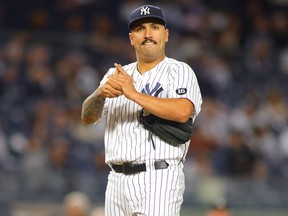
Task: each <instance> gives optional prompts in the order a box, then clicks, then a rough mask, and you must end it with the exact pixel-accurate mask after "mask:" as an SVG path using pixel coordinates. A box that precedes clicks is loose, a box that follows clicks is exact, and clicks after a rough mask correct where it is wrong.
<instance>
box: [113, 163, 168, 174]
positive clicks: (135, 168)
mask: <svg viewBox="0 0 288 216" xmlns="http://www.w3.org/2000/svg"><path fill="white" fill-rule="evenodd" d="M168 166H169V164H168V163H167V162H166V161H165V160H162V161H155V162H154V168H155V169H156V170H158V169H167V168H168ZM111 167H112V169H113V170H114V171H115V172H117V173H123V174H125V175H131V174H136V173H139V172H145V171H146V164H145V163H141V164H134V163H123V164H111Z"/></svg>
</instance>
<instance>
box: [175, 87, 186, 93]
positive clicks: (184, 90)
mask: <svg viewBox="0 0 288 216" xmlns="http://www.w3.org/2000/svg"><path fill="white" fill-rule="evenodd" d="M186 93H187V89H186V88H178V89H176V94H178V95H184V94H186Z"/></svg>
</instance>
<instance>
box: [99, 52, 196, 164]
mask: <svg viewBox="0 0 288 216" xmlns="http://www.w3.org/2000/svg"><path fill="white" fill-rule="evenodd" d="M123 69H124V70H125V71H126V72H127V73H128V74H129V75H130V76H132V78H133V80H134V86H135V88H136V90H137V91H139V92H142V93H144V94H148V95H151V96H155V97H161V98H187V99H189V100H190V101H191V102H192V103H193V104H194V106H195V111H194V113H193V116H192V120H193V121H194V120H195V117H196V116H197V115H198V113H199V112H200V110H201V104H202V97H201V92H200V89H199V85H198V81H197V78H196V76H195V74H194V71H193V70H192V68H191V67H190V66H189V65H188V64H186V63H184V62H180V61H177V60H175V59H172V58H168V57H165V58H164V59H163V60H162V61H161V62H160V63H159V64H158V65H156V66H155V67H154V68H152V69H151V70H150V71H147V72H145V73H144V74H141V73H139V72H138V70H137V62H134V63H131V64H128V65H125V66H123ZM114 71H115V68H110V69H109V70H108V72H107V73H106V75H105V76H104V77H103V79H102V81H101V84H103V83H104V82H105V81H106V80H107V76H108V75H110V74H113V73H114ZM141 109H142V107H141V106H139V105H138V104H137V103H135V102H134V101H131V100H129V99H127V98H126V97H125V96H124V95H122V96H119V97H117V98H106V100H105V104H104V108H103V111H102V118H106V128H105V135H104V140H105V155H106V158H105V161H106V163H108V164H109V163H123V162H144V161H150V160H160V159H166V160H170V159H176V160H179V161H180V160H181V159H184V158H185V156H186V153H187V150H188V146H189V141H188V142H187V143H186V144H185V145H184V144H183V145H182V144H181V145H178V146H173V145H171V144H168V143H166V142H165V141H163V140H161V139H160V138H159V137H157V136H156V135H153V134H152V136H149V131H148V130H146V129H144V127H143V126H142V125H141V124H139V122H138V120H137V117H138V115H139V113H140V111H141ZM152 140H153V142H154V144H153V143H152Z"/></svg>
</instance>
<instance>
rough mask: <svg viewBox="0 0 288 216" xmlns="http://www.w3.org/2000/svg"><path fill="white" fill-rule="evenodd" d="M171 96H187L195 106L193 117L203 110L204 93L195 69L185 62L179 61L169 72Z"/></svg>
mask: <svg viewBox="0 0 288 216" xmlns="http://www.w3.org/2000/svg"><path fill="white" fill-rule="evenodd" d="M169 86H170V88H169V89H170V90H169V94H170V95H169V97H171V98H187V99H188V100H190V101H191V102H192V103H193V104H194V106H195V111H194V113H193V116H192V117H193V119H195V117H196V116H197V115H198V113H199V112H200V111H201V104H202V95H201V91H200V87H199V84H198V80H197V77H196V75H195V73H194V71H193V69H192V68H191V67H190V66H189V65H188V64H186V63H184V62H177V63H175V64H173V66H172V67H171V71H170V73H169Z"/></svg>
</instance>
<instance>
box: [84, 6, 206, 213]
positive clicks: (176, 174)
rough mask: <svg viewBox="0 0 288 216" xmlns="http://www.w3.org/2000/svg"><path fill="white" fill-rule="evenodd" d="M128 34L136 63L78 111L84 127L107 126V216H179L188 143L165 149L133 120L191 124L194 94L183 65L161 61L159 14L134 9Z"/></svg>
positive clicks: (197, 105)
mask: <svg viewBox="0 0 288 216" xmlns="http://www.w3.org/2000/svg"><path fill="white" fill-rule="evenodd" d="M128 27H129V30H130V33H129V39H130V42H131V45H132V46H133V47H134V48H135V53H136V59H137V61H136V62H133V63H131V64H128V65H125V66H121V65H120V64H118V63H115V65H114V67H113V68H110V69H109V70H108V71H107V73H106V75H105V76H104V77H103V79H102V81H101V83H100V85H99V87H98V88H97V89H96V90H95V92H93V93H92V94H91V95H90V96H89V97H88V98H87V99H86V100H85V101H84V102H83V105H82V114H81V118H82V122H83V123H84V124H92V123H97V122H98V121H100V120H101V119H103V118H105V119H106V128H105V135H104V138H105V162H106V163H107V164H108V165H109V166H110V167H111V172H110V173H109V176H108V184H107V188H106V194H105V215H106V216H136V215H146V216H177V215H180V209H181V204H182V202H183V193H184V188H185V182H184V173H183V161H184V160H185V156H186V153H187V149H188V146H189V141H188V142H186V143H184V144H181V145H173V143H172V144H171V143H167V142H166V141H164V140H163V139H161V138H159V137H158V136H156V135H155V134H151V133H149V131H148V130H146V129H145V128H144V127H143V125H141V124H140V123H139V122H138V120H137V118H138V115H139V113H140V112H141V110H142V109H143V108H144V109H145V110H146V111H147V112H149V113H152V114H154V115H156V116H158V117H161V118H164V119H167V120H171V121H176V122H186V121H187V120H188V119H189V118H191V121H194V120H195V117H196V116H197V114H198V113H199V112H200V110H201V104H202V98H201V93H200V89H199V86H198V82H197V78H196V76H195V74H194V72H193V70H192V69H191V68H190V67H189V65H187V64H186V63H184V62H180V61H177V60H175V59H172V58H169V57H166V56H165V45H166V43H167V42H168V37H169V31H168V29H167V27H166V21H165V18H164V16H163V13H162V10H161V8H159V7H156V6H153V5H143V6H141V7H139V8H137V9H136V10H134V11H133V12H132V13H131V14H130V22H129V24H128Z"/></svg>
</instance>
